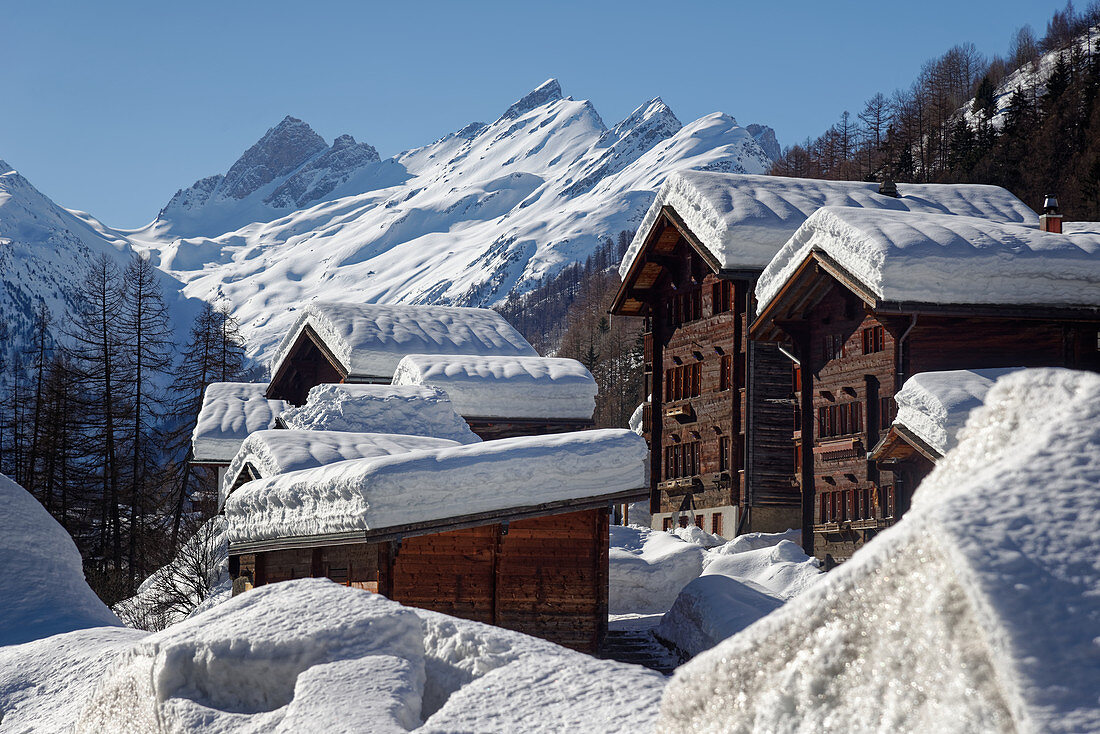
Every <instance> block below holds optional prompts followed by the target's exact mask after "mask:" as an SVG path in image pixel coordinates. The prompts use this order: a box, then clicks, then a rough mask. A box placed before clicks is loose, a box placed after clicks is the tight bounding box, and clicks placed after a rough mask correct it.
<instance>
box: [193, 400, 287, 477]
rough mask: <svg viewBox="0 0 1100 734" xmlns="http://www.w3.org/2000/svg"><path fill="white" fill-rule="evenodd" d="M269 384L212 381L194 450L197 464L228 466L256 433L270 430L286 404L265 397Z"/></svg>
mask: <svg viewBox="0 0 1100 734" xmlns="http://www.w3.org/2000/svg"><path fill="white" fill-rule="evenodd" d="M266 391H267V385H263V384H257V383H251V382H213V383H211V384H210V385H208V386H207V388H206V392H205V393H204V394H203V396H202V409H201V410H200V411H199V418H198V422H197V423H196V424H195V431H194V433H192V434H191V449H192V454H193V455H194V460H195V461H196V462H200V463H201V462H210V463H214V464H228V463H229V461H230V459H232V458H233V457H234V456H235V455H236V453H237V450H238V449H240V447H241V443H242V442H243V441H244V440H245V439H246V438H248V434H250V433H252V432H253V431H261V430H263V429H265V428H271V427H272V426H273V425H274V424H275V418H276V417H278V415H279V414H280V413H281V412H282V411H283V410H284V409H286V407H287V405H288V404H287V403H286V401H283V400H268V399H267V398H265V397H264V393H265V392H266Z"/></svg>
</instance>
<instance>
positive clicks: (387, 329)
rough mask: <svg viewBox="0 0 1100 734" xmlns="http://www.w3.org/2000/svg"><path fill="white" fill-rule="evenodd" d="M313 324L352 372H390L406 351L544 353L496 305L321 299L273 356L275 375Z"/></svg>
mask: <svg viewBox="0 0 1100 734" xmlns="http://www.w3.org/2000/svg"><path fill="white" fill-rule="evenodd" d="M307 325H308V326H310V327H311V328H312V329H313V330H314V331H315V332H317V335H318V336H319V337H320V338H321V340H322V341H323V342H324V343H325V345H326V346H327V347H328V348H329V350H331V351H332V355H333V356H334V357H335V358H336V359H337V360H338V361H339V362H340V364H341V365H342V366H343V367H344V369H345V370H347V372H348V374H349V376H351V377H375V378H379V377H385V378H389V377H390V376H391V375H393V370H394V368H396V367H397V363H398V362H400V361H401V358H402V357H404V356H405V355H406V354H478V355H496V356H507V357H533V356H538V352H536V351H535V349H534V347H532V346H531V345H530V344H528V343H527V340H526V339H524V338H523V336H522V335H521V334H520V333H519V332H518V331H516V329H515V327H513V326H512V325H511V324H509V323H508V322H507V321H505V320H504V317H503V316H501V315H500V314H498V313H497V312H496V311H493V310H491V309H487V308H458V307H452V306H406V305H383V304H373V303H371V304H363V303H332V302H326V301H315V302H313V303H310V304H308V305H306V306H305V307H304V308H303V309H302V313H301V315H300V316H299V317H298V321H297V323H296V324H295V325H294V328H292V329H291V330H290V331H289V332H288V333H287V335H286V337H285V338H284V339H283V341H282V343H281V344H280V345H279V348H278V349H277V350H276V356H275V358H274V360H272V362H271V373H272V374H273V375H274V374H275V372H276V370H277V369H278V366H279V365H280V364H281V363H282V361H283V360H284V359H285V358H286V355H287V353H288V351H289V350H290V348H291V347H292V346H293V345H294V342H295V341H296V340H297V338H298V334H299V333H300V332H301V331H302V329H304V328H305V327H306V326H307Z"/></svg>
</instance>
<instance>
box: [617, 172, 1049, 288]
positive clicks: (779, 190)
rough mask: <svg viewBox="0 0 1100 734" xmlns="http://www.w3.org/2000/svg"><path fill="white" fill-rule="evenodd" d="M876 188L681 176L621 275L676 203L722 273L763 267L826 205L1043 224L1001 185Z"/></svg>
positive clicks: (665, 193)
mask: <svg viewBox="0 0 1100 734" xmlns="http://www.w3.org/2000/svg"><path fill="white" fill-rule="evenodd" d="M878 187H879V185H878V184H877V183H866V182H862V181H821V180H817V179H808V178H787V177H784V176H757V175H747V174H732V173H713V172H709V171H679V172H677V173H674V174H673V175H671V176H669V177H668V179H667V180H666V181H665V183H664V185H663V186H662V187H661V189H660V191H659V192H658V193H657V199H656V200H655V201H654V202H653V205H652V206H650V208H649V210H648V211H647V212H646V214H645V216H644V217H643V218H642V222H641V224H640V225H639V226H638V230H637V234H636V235H635V236H634V240H633V241H632V242H631V243H630V247H629V248H627V251H626V255H625V256H624V257H623V262H622V264H621V265H620V266H619V275H620V276H621V277H622V278H624V279H625V278H626V276H627V273H628V272H629V271H630V267H631V265H632V264H633V262H634V258H635V257H637V255H638V253H639V252H640V251H641V248H642V245H643V244H644V243H645V240H646V237H647V236H648V234H649V231H650V230H651V229H652V227H653V223H654V222H655V221H656V220H657V217H658V216H659V215H660V213H661V208H662V207H663V206H666V205H667V206H671V207H672V208H673V209H675V210H676V213H677V214H679V215H680V217H681V218H682V219H683V220H684V222H685V224H686V225H687V227H688V229H690V230H691V232H692V234H694V235H695V237H696V238H697V239H698V240H699V241H700V243H701V244H702V245H703V246H704V247H706V248H707V250H708V251H709V252H710V253H711V254H713V255H714V257H715V258H717V260H718V262H719V263H720V264H721V266H722V267H723V268H754V269H759V268H763V267H764V266H765V265H767V264H768V261H769V260H771V259H772V256H774V255H775V253H776V251H777V250H779V248H780V247H781V246H782V245H783V243H784V242H786V241H787V239H788V238H789V237H790V236H791V235H792V234H794V231H795V230H796V229H798V228H799V226H800V225H801V224H802V223H803V222H804V221H806V219H807V218H808V217H809V216H810V215H811V214H813V213H814V212H815V211H817V210H818V209H820V208H821V207H823V206H847V207H863V208H871V209H883V210H886V211H893V212H906V211H912V212H924V213H927V214H958V215H963V216H972V217H983V218H985V219H991V220H994V221H998V222H1016V223H1019V224H1024V225H1031V226H1036V225H1037V224H1038V221H1039V220H1038V217H1037V216H1036V214H1035V212H1033V211H1032V210H1031V209H1030V208H1028V206H1027V205H1026V204H1024V203H1023V202H1022V201H1020V200H1019V199H1018V198H1016V197H1015V196H1013V195H1012V194H1011V193H1009V192H1008V191H1007V190H1006V189H1003V188H1001V187H1000V186H987V185H980V184H908V183H901V184H898V193H899V194H900V196H898V197H897V198H894V197H891V196H884V195H882V194H880V193H878Z"/></svg>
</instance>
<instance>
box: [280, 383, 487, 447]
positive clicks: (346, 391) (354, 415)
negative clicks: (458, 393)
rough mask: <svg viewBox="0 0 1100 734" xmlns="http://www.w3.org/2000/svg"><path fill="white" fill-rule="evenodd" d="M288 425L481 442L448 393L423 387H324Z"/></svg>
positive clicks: (292, 411)
mask: <svg viewBox="0 0 1100 734" xmlns="http://www.w3.org/2000/svg"><path fill="white" fill-rule="evenodd" d="M281 417H282V420H283V422H284V423H285V424H286V426H287V427H288V428H292V429H297V430H302V431H352V432H356V433H401V434H406V435H409V436H432V437H434V438H447V439H450V440H452V441H458V442H459V443H477V442H479V441H481V438H479V437H478V435H477V434H475V433H474V432H473V431H472V430H470V426H469V424H467V423H466V421H464V420H463V419H462V416H460V415H459V414H458V413H456V412H455V409H454V406H453V405H452V404H451V400H450V398H448V397H447V393H445V392H443V391H442V390H440V389H438V388H434V387H425V386H418V385H318V386H316V387H314V388H312V389H311V390H310V391H309V396H308V398H307V399H306V404H305V405H303V406H301V407H297V408H287V409H286V410H285V411H284V412H283V414H282V416H281Z"/></svg>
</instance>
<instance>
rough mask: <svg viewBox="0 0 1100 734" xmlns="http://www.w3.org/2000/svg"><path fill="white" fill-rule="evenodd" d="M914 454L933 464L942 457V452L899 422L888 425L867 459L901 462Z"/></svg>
mask: <svg viewBox="0 0 1100 734" xmlns="http://www.w3.org/2000/svg"><path fill="white" fill-rule="evenodd" d="M916 456H920V457H923V458H925V459H927V460H928V461H930V462H932V463H933V464H935V463H936V462H937V461H939V460H940V459H942V458H943V454H941V453H940V452H939V451H937V450H936V449H934V448H932V446H931V445H930V444H929V443H928V442H927V441H925V440H924V439H922V438H921V437H920V436H918V435H917V434H915V433H913V432H912V431H911V430H909V429H908V428H907V427H905V426H903V425H901V424H899V423H895V424H893V425H892V426H890V430H889V431H887V432H886V435H885V436H883V437H882V440H881V441H879V442H878V444H877V445H876V446H875V447H874V448H873V449H871V452H870V453H868V454H867V458H868V459H870V460H871V461H878V462H883V461H896V462H903V461H909V460H911V459H913V458H914V457H916Z"/></svg>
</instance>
